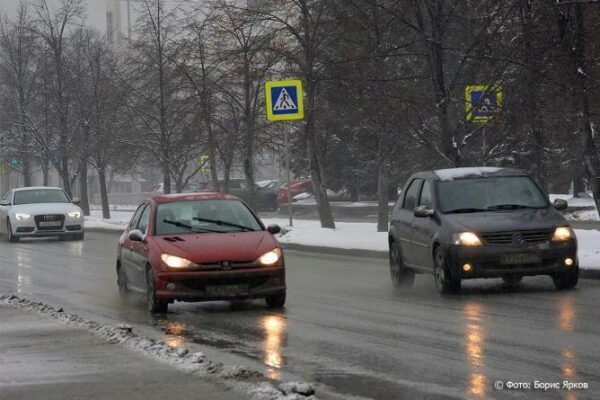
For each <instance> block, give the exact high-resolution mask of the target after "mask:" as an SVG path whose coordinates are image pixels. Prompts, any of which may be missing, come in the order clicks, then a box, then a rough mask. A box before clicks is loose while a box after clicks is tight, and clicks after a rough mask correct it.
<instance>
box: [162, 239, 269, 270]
mask: <svg viewBox="0 0 600 400" xmlns="http://www.w3.org/2000/svg"><path fill="white" fill-rule="evenodd" d="M152 239H153V240H154V242H155V243H156V245H157V246H158V248H160V250H161V251H162V252H163V253H167V254H170V255H173V256H178V257H183V258H186V259H188V260H191V261H194V262H199V263H207V262H216V261H223V260H228V261H236V260H239V261H250V260H254V259H256V258H258V257H260V256H262V255H263V254H265V253H266V252H268V251H271V250H273V249H274V248H277V247H279V243H277V241H276V240H275V239H274V238H273V236H272V235H271V234H270V233H269V232H267V231H257V232H232V233H201V234H177V235H167V236H154V237H153V238H152Z"/></svg>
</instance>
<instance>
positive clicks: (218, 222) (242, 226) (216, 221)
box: [192, 217, 255, 232]
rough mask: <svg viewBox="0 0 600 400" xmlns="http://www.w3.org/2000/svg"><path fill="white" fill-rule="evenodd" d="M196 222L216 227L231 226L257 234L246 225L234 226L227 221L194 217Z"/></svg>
mask: <svg viewBox="0 0 600 400" xmlns="http://www.w3.org/2000/svg"><path fill="white" fill-rule="evenodd" d="M192 219H193V220H194V221H200V222H209V223H211V224H215V225H223V226H230V227H232V228H238V229H241V230H242V231H244V232H255V230H254V229H252V228H249V227H247V226H244V225H238V224H234V223H231V222H226V221H221V220H220V219H208V218H200V217H194V218H192Z"/></svg>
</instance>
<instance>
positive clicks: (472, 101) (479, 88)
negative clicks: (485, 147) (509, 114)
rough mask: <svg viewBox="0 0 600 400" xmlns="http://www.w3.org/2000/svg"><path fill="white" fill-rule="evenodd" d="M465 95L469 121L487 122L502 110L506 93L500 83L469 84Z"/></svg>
mask: <svg viewBox="0 0 600 400" xmlns="http://www.w3.org/2000/svg"><path fill="white" fill-rule="evenodd" d="M465 95H466V96H465V97H466V99H465V100H466V113H467V121H471V122H474V123H486V122H489V121H491V120H492V119H493V118H494V117H495V116H497V115H498V114H500V112H501V111H502V100H503V95H504V93H503V91H502V88H501V87H500V86H498V85H469V86H467V87H466V90H465Z"/></svg>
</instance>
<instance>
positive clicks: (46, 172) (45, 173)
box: [40, 157, 50, 186]
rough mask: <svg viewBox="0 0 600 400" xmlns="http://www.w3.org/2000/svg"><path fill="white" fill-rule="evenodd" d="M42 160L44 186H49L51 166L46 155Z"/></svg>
mask: <svg viewBox="0 0 600 400" xmlns="http://www.w3.org/2000/svg"><path fill="white" fill-rule="evenodd" d="M40 161H41V162H42V174H43V176H44V182H43V183H42V186H48V180H49V176H48V175H49V172H50V171H49V169H50V167H49V166H48V159H47V158H46V157H42V159H41V160H40Z"/></svg>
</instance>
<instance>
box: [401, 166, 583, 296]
mask: <svg viewBox="0 0 600 400" xmlns="http://www.w3.org/2000/svg"><path fill="white" fill-rule="evenodd" d="M405 187H406V190H405V192H404V194H403V195H402V196H401V197H400V199H399V200H398V202H397V203H396V205H395V207H394V210H393V213H392V218H391V224H390V231H389V249H390V252H389V258H390V272H391V277H392V282H393V283H394V285H395V286H410V285H412V284H413V282H414V274H415V272H427V273H432V274H434V276H435V283H436V287H437V289H438V291H439V292H441V293H454V292H457V291H459V290H460V287H461V280H463V279H473V278H494V277H499V278H503V279H504V281H505V282H506V283H507V284H516V283H518V282H519V281H521V279H522V278H523V277H524V276H532V275H549V276H551V277H552V279H553V281H554V284H555V286H556V288H557V289H570V288H573V287H574V286H575V285H576V284H577V280H578V277H579V265H578V259H577V240H576V237H575V233H574V232H573V229H571V227H570V226H569V224H568V223H567V221H566V220H565V218H564V217H563V215H562V214H561V213H560V212H559V211H558V210H564V209H566V208H567V202H566V201H564V200H556V201H555V202H554V205H552V204H550V202H549V200H548V195H547V194H546V193H545V192H544V191H543V190H542V189H541V188H540V187H539V186H538V185H537V184H536V183H535V181H534V180H533V179H532V178H531V177H530V176H529V175H527V174H526V173H525V172H523V171H520V170H516V169H504V168H485V167H482V168H455V169H443V170H436V171H428V172H419V173H416V174H414V175H413V176H411V177H410V178H409V180H408V182H407V185H406V186H405Z"/></svg>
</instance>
